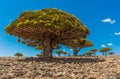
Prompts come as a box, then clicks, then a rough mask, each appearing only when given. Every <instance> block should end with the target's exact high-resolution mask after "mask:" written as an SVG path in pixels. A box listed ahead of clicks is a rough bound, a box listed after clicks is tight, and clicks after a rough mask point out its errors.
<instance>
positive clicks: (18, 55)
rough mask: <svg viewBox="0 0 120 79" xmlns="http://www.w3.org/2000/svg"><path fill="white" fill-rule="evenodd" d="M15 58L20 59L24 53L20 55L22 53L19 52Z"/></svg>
mask: <svg viewBox="0 0 120 79" xmlns="http://www.w3.org/2000/svg"><path fill="white" fill-rule="evenodd" d="M15 56H17V57H18V59H19V57H21V56H23V54H22V53H20V52H18V53H16V54H15Z"/></svg>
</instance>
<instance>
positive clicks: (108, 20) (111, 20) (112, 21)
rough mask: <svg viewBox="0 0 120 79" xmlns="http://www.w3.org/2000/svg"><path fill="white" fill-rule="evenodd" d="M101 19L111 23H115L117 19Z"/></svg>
mask: <svg viewBox="0 0 120 79" xmlns="http://www.w3.org/2000/svg"><path fill="white" fill-rule="evenodd" d="M101 21H102V22H104V23H110V24H114V23H115V22H116V20H114V19H111V18H106V19H103V20H101Z"/></svg>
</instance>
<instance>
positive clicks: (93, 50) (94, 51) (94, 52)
mask: <svg viewBox="0 0 120 79" xmlns="http://www.w3.org/2000/svg"><path fill="white" fill-rule="evenodd" d="M90 51H91V52H93V54H94V56H95V55H96V52H97V49H96V48H94V49H91V50H90Z"/></svg>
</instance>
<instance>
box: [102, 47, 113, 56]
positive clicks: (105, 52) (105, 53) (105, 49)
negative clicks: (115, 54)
mask: <svg viewBox="0 0 120 79" xmlns="http://www.w3.org/2000/svg"><path fill="white" fill-rule="evenodd" d="M110 50H111V48H106V47H104V48H101V49H100V52H102V53H103V55H107V51H110Z"/></svg>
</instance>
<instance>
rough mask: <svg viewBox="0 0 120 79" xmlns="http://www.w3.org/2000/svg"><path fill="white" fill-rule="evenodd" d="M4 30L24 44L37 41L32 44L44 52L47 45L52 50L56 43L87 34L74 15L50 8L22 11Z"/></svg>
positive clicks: (83, 36)
mask: <svg viewBox="0 0 120 79" xmlns="http://www.w3.org/2000/svg"><path fill="white" fill-rule="evenodd" d="M5 30H6V32H7V33H9V34H11V35H14V36H18V38H20V39H21V40H23V41H24V42H25V44H26V43H27V44H28V42H29V43H31V42H32V43H34V42H37V43H36V44H35V45H34V46H35V47H38V46H42V49H43V50H44V52H46V51H45V50H48V49H47V47H49V49H50V50H52V49H53V48H54V46H56V45H57V44H58V43H62V44H65V43H66V42H69V41H70V40H72V39H80V38H85V37H86V36H87V35H88V34H89V30H88V29H87V27H85V25H83V23H82V22H81V21H80V20H79V19H77V18H76V17H75V16H73V15H71V14H68V13H66V12H63V11H61V10H58V9H51V8H46V9H42V10H38V11H26V12H23V13H22V14H21V15H20V16H19V17H18V18H17V19H16V20H15V21H14V22H12V23H11V24H9V25H8V26H7V27H6V29H5ZM28 45H29V44H28ZM48 53H49V52H48Z"/></svg>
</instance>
